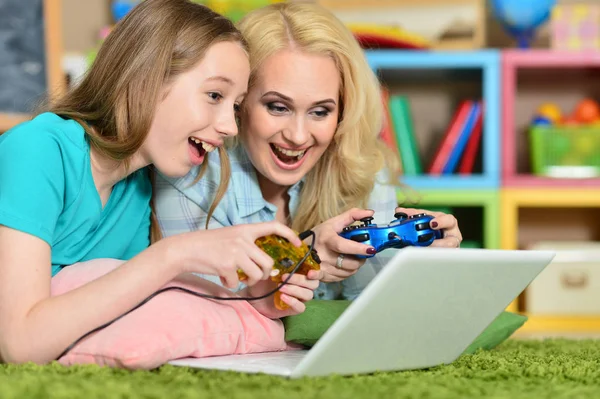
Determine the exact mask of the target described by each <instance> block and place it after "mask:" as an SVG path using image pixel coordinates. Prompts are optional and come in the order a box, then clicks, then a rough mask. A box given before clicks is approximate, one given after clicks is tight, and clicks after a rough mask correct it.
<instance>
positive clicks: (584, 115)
mask: <svg viewBox="0 0 600 399" xmlns="http://www.w3.org/2000/svg"><path fill="white" fill-rule="evenodd" d="M573 117H574V118H575V120H576V121H578V122H579V123H582V124H587V123H593V122H595V121H597V120H598V119H600V106H599V105H598V103H597V102H596V101H594V100H592V99H590V98H586V99H583V100H581V101H580V102H579V103H578V104H577V105H576V106H575V111H574V112H573Z"/></svg>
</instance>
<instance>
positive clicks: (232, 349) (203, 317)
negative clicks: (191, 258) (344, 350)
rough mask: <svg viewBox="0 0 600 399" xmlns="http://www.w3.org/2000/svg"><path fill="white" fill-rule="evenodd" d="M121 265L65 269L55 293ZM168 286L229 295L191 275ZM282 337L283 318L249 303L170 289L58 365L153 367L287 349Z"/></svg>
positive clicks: (97, 262)
mask: <svg viewBox="0 0 600 399" xmlns="http://www.w3.org/2000/svg"><path fill="white" fill-rule="evenodd" d="M122 263H123V262H122V261H119V260H115V259H98V260H93V261H89V262H84V263H78V264H75V265H72V266H69V267H66V268H64V269H63V270H62V271H61V272H60V273H59V274H57V275H56V276H55V277H54V278H52V288H51V293H52V295H60V294H63V293H65V292H67V291H70V290H73V289H75V288H77V287H79V286H81V285H83V284H85V283H87V282H89V281H92V280H94V279H96V278H98V277H100V276H102V275H104V274H106V273H108V272H110V271H111V270H113V269H115V268H117V267H118V266H119V265H121V264H122ZM169 285H176V286H180V287H185V288H188V289H191V290H194V291H197V292H204V293H207V292H209V293H211V294H213V295H218V296H227V293H228V291H227V290H226V289H225V288H223V287H220V286H217V285H216V284H213V283H211V282H209V281H207V280H204V279H201V278H199V277H196V276H193V275H189V276H183V277H180V278H178V279H176V280H174V281H173V282H172V283H171V284H169ZM284 337H285V332H284V328H283V323H282V322H281V321H280V320H272V319H269V318H267V317H265V316H263V315H262V314H260V313H259V312H258V311H256V310H255V309H254V307H253V306H252V305H251V304H250V303H248V302H246V301H215V300H209V299H205V298H199V297H196V296H193V295H190V294H186V293H184V292H180V291H167V292H164V293H161V294H159V295H157V296H156V297H154V298H153V299H151V300H150V301H149V302H147V303H146V304H145V305H143V306H142V307H140V308H139V309H137V310H135V311H133V312H131V313H129V314H128V315H126V316H125V317H123V318H122V319H120V320H118V321H116V322H115V323H113V324H112V325H110V326H108V327H107V328H105V329H103V330H101V331H98V332H96V333H94V334H92V335H91V336H89V337H88V338H86V339H84V340H83V341H81V342H80V343H79V344H77V345H76V346H75V347H74V348H73V349H71V350H70V351H69V352H68V353H67V354H66V355H65V356H63V357H61V358H60V359H59V362H60V363H61V364H63V365H72V364H90V363H95V364H98V365H101V366H111V367H122V368H128V369H152V368H156V367H158V366H160V365H162V364H164V363H166V362H168V361H170V360H173V359H178V358H183V357H206V356H218V355H230V354H244V353H255V352H274V351H281V350H286V349H288V347H287V345H286V342H285V339H284Z"/></svg>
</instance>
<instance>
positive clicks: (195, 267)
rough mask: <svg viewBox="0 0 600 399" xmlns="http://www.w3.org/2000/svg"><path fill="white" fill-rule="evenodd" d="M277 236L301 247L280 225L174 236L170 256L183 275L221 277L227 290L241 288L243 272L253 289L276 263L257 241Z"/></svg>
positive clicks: (269, 224) (251, 226)
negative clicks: (240, 277)
mask: <svg viewBox="0 0 600 399" xmlns="http://www.w3.org/2000/svg"><path fill="white" fill-rule="evenodd" d="M271 234H276V235H278V236H281V237H284V238H286V239H287V240H288V241H290V242H291V243H292V244H293V245H295V246H300V245H301V243H302V242H301V241H300V238H298V236H297V235H296V233H294V231H293V230H292V229H290V228H288V227H287V226H285V225H283V224H281V223H279V222H268V223H254V224H243V225H237V226H233V227H223V228H219V229H214V230H199V231H194V232H190V233H185V234H181V235H176V236H171V237H168V238H165V239H163V240H161V241H166V240H169V241H170V242H169V248H170V256H169V259H171V260H172V262H171V263H172V264H174V267H176V268H178V272H179V273H200V274H210V275H215V276H219V277H221V281H222V283H223V285H224V286H225V287H227V288H236V287H237V286H238V284H239V275H238V270H242V271H243V272H244V273H245V274H246V276H247V277H248V278H247V280H244V284H246V285H248V286H252V285H254V284H256V283H257V282H259V281H261V280H266V279H268V278H269V276H270V273H271V270H272V269H273V264H274V261H273V259H272V258H271V257H270V256H269V255H267V254H266V253H265V252H264V251H263V250H261V249H260V248H259V247H258V246H257V245H256V244H255V243H254V241H255V240H256V239H257V238H259V237H264V236H267V235H271Z"/></svg>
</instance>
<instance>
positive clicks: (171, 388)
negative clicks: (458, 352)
mask: <svg viewBox="0 0 600 399" xmlns="http://www.w3.org/2000/svg"><path fill="white" fill-rule="evenodd" d="M371 396H373V397H378V396H382V397H393V398H469V397H471V398H481V397H485V398H509V399H516V398H552V399H556V398H570V399H573V398H594V397H595V398H597V397H600V340H598V341H597V340H584V341H568V340H549V341H543V342H542V341H517V340H509V341H507V342H505V343H504V344H503V345H501V346H500V347H498V348H497V349H495V350H492V351H489V352H483V351H480V352H478V353H477V354H475V355H468V356H463V357H462V358H460V359H458V360H457V361H456V362H455V363H454V364H452V365H449V366H440V367H435V368H433V369H430V370H425V371H409V372H398V373H378V374H374V375H370V376H359V377H339V376H333V377H327V378H315V379H303V380H286V379H282V378H279V377H271V376H264V375H243V374H236V373H229V372H227V373H226V372H214V371H199V370H191V369H185V368H177V367H172V366H165V367H162V368H160V369H159V370H155V371H149V372H146V371H145V372H128V371H124V370H112V369H102V368H99V367H95V366H85V367H73V368H64V367H61V366H59V365H56V364H54V365H51V366H46V367H39V366H34V365H26V366H7V365H0V398H2V399H12V398H19V399H20V398H32V399H33V398H85V399H93V398H107V399H108V398H111V399H112V398H161V399H162V398H207V399H208V398H210V399H213V398H240V399H250V398H257V399H258V398H260V399H272V398H286V399H294V398H313V397H319V398H359V399H360V398H367V397H371Z"/></svg>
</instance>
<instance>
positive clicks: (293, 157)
mask: <svg viewBox="0 0 600 399" xmlns="http://www.w3.org/2000/svg"><path fill="white" fill-rule="evenodd" d="M269 145H270V146H271V151H273V154H275V156H276V157H277V159H279V160H280V161H281V162H283V163H284V164H286V165H294V164H296V163H298V162H299V161H300V160H302V158H304V155H306V152H307V150H308V149H304V150H288V149H286V148H281V147H279V146H277V145H275V144H272V143H270V144H269Z"/></svg>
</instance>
